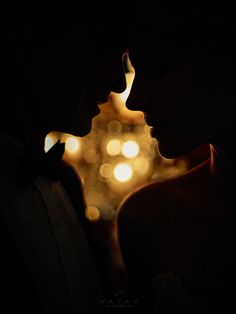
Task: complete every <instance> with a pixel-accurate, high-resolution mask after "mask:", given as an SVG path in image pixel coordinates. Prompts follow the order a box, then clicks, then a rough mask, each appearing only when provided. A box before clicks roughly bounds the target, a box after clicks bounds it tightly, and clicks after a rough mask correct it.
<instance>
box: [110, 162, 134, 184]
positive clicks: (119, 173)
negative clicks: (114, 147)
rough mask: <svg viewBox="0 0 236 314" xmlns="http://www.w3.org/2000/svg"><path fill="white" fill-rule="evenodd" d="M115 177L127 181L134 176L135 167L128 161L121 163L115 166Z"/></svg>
mask: <svg viewBox="0 0 236 314" xmlns="http://www.w3.org/2000/svg"><path fill="white" fill-rule="evenodd" d="M113 174H114V177H115V179H116V180H117V181H119V182H127V181H129V180H130V179H131V178H132V176H133V169H132V168H131V166H130V165H128V164H126V163H120V164H118V165H117V166H116V167H115V168H114V172H113Z"/></svg>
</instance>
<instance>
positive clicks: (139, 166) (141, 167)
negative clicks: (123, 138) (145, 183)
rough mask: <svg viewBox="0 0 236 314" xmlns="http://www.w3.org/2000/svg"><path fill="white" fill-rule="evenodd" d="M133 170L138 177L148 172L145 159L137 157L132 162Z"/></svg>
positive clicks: (147, 164)
mask: <svg viewBox="0 0 236 314" xmlns="http://www.w3.org/2000/svg"><path fill="white" fill-rule="evenodd" d="M134 169H135V171H136V172H137V173H139V174H140V175H144V174H145V173H147V171H148V170H149V162H148V159H147V158H145V157H138V158H136V160H135V161H134Z"/></svg>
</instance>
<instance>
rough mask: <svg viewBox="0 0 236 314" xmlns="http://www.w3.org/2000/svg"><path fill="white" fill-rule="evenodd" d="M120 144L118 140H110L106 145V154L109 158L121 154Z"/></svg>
mask: <svg viewBox="0 0 236 314" xmlns="http://www.w3.org/2000/svg"><path fill="white" fill-rule="evenodd" d="M121 148H122V144H121V141H120V140H118V139H112V140H110V141H109V142H108V143H107V153H108V154H109V155H110V156H116V155H119V154H120V152H121Z"/></svg>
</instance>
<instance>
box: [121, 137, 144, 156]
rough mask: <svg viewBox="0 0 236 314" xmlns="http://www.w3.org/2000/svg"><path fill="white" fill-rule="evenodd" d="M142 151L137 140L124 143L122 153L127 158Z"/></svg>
mask: <svg viewBox="0 0 236 314" xmlns="http://www.w3.org/2000/svg"><path fill="white" fill-rule="evenodd" d="M139 151H140V148H139V145H138V143H137V142H136V141H132V140H130V141H126V142H125V143H124V144H123V145H122V154H123V155H124V156H125V157H126V158H135V157H137V156H138V154H139Z"/></svg>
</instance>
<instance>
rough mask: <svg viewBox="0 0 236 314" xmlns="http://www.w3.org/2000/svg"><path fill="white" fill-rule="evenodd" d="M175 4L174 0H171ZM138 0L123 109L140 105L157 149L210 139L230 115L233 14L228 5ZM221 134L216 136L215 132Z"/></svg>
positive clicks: (165, 151)
mask: <svg viewBox="0 0 236 314" xmlns="http://www.w3.org/2000/svg"><path fill="white" fill-rule="evenodd" d="M172 2H173V3H172ZM172 2H170V1H166V2H165V1H148V0H147V1H143V3H142V2H140V5H138V4H137V5H135V6H134V7H133V12H131V18H132V21H131V27H129V30H130V35H129V40H130V43H129V55H130V59H131V62H132V64H133V66H134V68H135V72H136V74H135V79H134V84H133V87H132V91H131V94H130V97H129V99H128V107H129V109H131V110H132V109H133V110H143V111H145V112H146V114H147V123H148V124H149V125H152V126H154V136H156V137H157V138H158V140H159V150H160V153H161V154H162V155H163V156H165V157H167V158H168V157H169V158H175V157H177V156H181V155H183V154H185V153H188V152H190V151H191V150H193V149H195V148H197V147H198V146H199V145H201V144H202V143H206V142H215V143H216V144H217V141H218V136H219V135H220V134H221V133H222V134H223V133H229V132H224V131H225V129H226V128H230V127H231V124H233V122H234V121H233V120H234V117H235V108H236V103H235V102H234V98H235V96H236V75H235V74H236V58H235V56H236V45H235V38H236V22H235V21H236V19H235V14H234V10H233V9H232V5H231V8H230V7H228V6H227V4H226V3H225V2H224V3H220V5H218V4H217V3H214V4H213V5H212V4H211V5H210V4H209V1H204V2H201V1H197V2H191V1H188V2H186V3H183V1H172ZM221 140H222V137H221Z"/></svg>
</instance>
